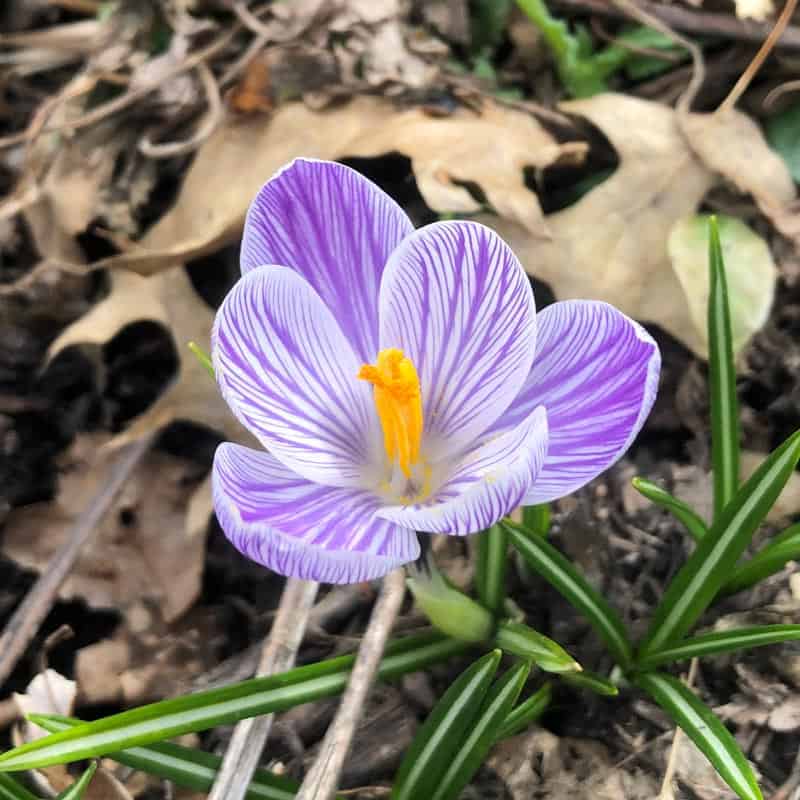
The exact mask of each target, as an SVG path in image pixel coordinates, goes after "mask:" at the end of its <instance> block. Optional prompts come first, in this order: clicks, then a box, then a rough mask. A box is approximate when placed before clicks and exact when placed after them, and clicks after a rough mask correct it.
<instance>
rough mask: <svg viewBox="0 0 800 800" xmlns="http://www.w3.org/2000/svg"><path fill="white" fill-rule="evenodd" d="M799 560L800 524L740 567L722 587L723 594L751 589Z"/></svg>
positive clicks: (789, 528)
mask: <svg viewBox="0 0 800 800" xmlns="http://www.w3.org/2000/svg"><path fill="white" fill-rule="evenodd" d="M798 559H800V523H797V524H796V525H791V526H790V527H788V528H787V529H786V530H785V531H783V533H781V534H779V535H778V536H776V537H775V538H774V539H773V540H772V541H771V542H770V543H769V544H767V545H766V546H765V547H764V548H762V549H761V550H760V551H759V552H758V553H756V554H755V555H754V556H753V557H752V558H751V559H750V560H749V561H746V562H745V563H744V564H742V565H741V566H738V567H737V568H736V569H735V570H734V573H733V575H732V576H731V578H730V580H729V581H728V582H727V583H726V584H725V585H724V586H723V587H722V593H723V594H733V593H734V592H740V591H742V589H749V588H750V587H751V586H755V585H756V584H757V583H759V582H760V581H763V580H764V578H768V577H769V576H770V575H774V574H775V573H776V572H780V571H781V570H782V569H783V568H784V567H785V566H786V565H787V564H788V563H789V562H790V561H797V560H798Z"/></svg>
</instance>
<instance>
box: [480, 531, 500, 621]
mask: <svg viewBox="0 0 800 800" xmlns="http://www.w3.org/2000/svg"><path fill="white" fill-rule="evenodd" d="M507 563H508V534H507V533H506V531H505V529H504V528H502V527H500V525H492V527H491V528H489V530H488V531H483V533H480V534H478V563H477V565H476V572H475V588H476V589H477V592H478V599H479V600H480V602H481V605H483V606H484V607H485V608H487V609H489V611H491V612H492V614H500V613H501V612H502V610H503V602H504V601H505V599H506V564H507Z"/></svg>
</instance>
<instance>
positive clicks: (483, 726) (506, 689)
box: [425, 662, 531, 800]
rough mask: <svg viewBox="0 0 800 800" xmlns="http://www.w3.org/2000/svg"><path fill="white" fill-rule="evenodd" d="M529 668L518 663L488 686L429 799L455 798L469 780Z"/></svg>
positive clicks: (522, 683)
mask: <svg viewBox="0 0 800 800" xmlns="http://www.w3.org/2000/svg"><path fill="white" fill-rule="evenodd" d="M530 669H531V668H530V664H529V663H526V662H521V663H518V664H517V665H516V666H514V667H512V668H511V669H510V670H508V672H506V674H505V675H503V677H502V678H500V680H498V681H497V682H496V683H495V684H494V686H492V687H491V689H490V690H489V692H488V694H487V696H486V699H485V700H484V702H483V705H482V707H481V710H480V713H479V714H478V718H477V719H476V720H475V722H474V723H473V725H472V727H471V728H470V729H469V732H468V734H467V737H466V739H464V741H463V743H462V744H461V746H460V747H459V748H458V749H457V750H456V753H455V756H454V758H453V759H452V761H451V762H450V764H449V766H448V767H447V770H446V771H445V773H444V775H443V776H442V779H441V780H440V781H439V785H438V786H437V787H436V791H435V792H434V794H433V797H432V800H457V798H458V796H459V795H460V794H461V790H462V789H463V788H464V787H465V786H466V785H467V784H468V783H469V782H470V780H471V779H472V776H473V775H474V774H475V773H476V772H477V771H478V768H479V767H480V765H481V764H482V763H483V760H484V758H486V754H487V753H488V752H489V750H490V748H491V747H492V745H493V744H494V743H495V742H496V741H497V734H498V732H499V730H500V729H501V727H502V726H503V724H504V722H505V720H506V719H507V718H508V714H509V713H510V711H511V709H512V708H513V707H514V703H516V702H517V698H518V697H519V693H520V692H521V691H522V687H523V686H524V685H525V681H526V680H527V679H528V675H529V674H530ZM427 796H428V795H425V797H427Z"/></svg>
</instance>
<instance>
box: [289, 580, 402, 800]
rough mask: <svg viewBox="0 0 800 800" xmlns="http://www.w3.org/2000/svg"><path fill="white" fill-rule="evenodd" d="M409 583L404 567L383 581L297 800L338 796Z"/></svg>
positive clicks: (322, 799) (317, 799)
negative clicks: (359, 644) (365, 704)
mask: <svg viewBox="0 0 800 800" xmlns="http://www.w3.org/2000/svg"><path fill="white" fill-rule="evenodd" d="M405 580H406V579H405V571H404V570H403V569H402V568H401V569H396V570H395V571H394V572H391V573H389V575H387V576H386V577H385V578H384V580H383V586H382V587H381V593H380V595H379V597H378V601H377V602H376V603H375V608H374V610H373V612H372V616H371V618H370V621H369V625H368V626H367V630H366V632H365V634H364V638H363V640H362V642H361V646H360V648H359V650H358V657H357V658H356V663H355V666H354V667H353V672H352V674H351V675H350V681H349V683H348V684H347V689H346V690H345V693H344V696H343V697H342V702H341V704H340V705H339V710H338V711H337V712H336V716H335V717H334V720H333V722H332V723H331V724H330V726H329V727H328V731H327V733H326V734H325V738H324V739H323V740H322V746H321V747H320V750H319V753H318V754H317V758H316V760H315V761H314V764H313V765H312V767H311V769H310V770H309V771H308V774H307V775H306V777H305V780H304V781H303V785H302V786H301V787H300V790H299V792H298V793H297V797H296V800H330V798H332V797H333V796H334V795H335V794H336V789H337V786H338V783H339V776H340V775H341V772H342V767H343V766H344V760H345V758H346V757H347V754H348V753H349V752H350V744H351V742H352V740H353V734H354V733H355V731H356V727H357V725H358V722H359V720H360V719H361V716H362V714H363V713H364V702H365V700H366V698H367V694H368V692H369V690H370V688H371V687H372V684H373V682H374V680H375V674H376V672H377V670H378V664H379V663H380V660H381V657H382V656H383V650H384V647H385V646H386V640H387V639H388V638H389V633H390V631H391V629H392V625H393V624H394V621H395V619H396V618H397V615H398V613H399V612H400V606H401V604H402V602H403V595H404V594H405V587H406V582H405Z"/></svg>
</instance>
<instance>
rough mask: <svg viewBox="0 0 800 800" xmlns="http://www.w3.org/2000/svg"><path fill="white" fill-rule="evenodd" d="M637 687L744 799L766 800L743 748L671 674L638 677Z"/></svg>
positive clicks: (709, 710) (712, 714) (711, 713)
mask: <svg viewBox="0 0 800 800" xmlns="http://www.w3.org/2000/svg"><path fill="white" fill-rule="evenodd" d="M636 684H637V685H638V686H639V687H640V688H641V689H644V691H645V692H647V693H648V694H649V695H650V696H651V697H652V698H653V699H654V700H655V701H656V703H658V705H660V706H661V708H663V709H664V711H666V712H667V714H669V715H670V716H671V717H672V719H674V720H675V722H677V723H678V725H680V726H681V728H683V730H684V731H685V732H686V734H687V736H688V737H689V738H690V739H691V740H692V741H693V742H694V743H695V744H696V745H697V747H698V748H699V749H700V751H701V752H702V753H703V754H704V755H705V756H706V758H707V759H708V760H709V761H710V762H711V764H712V765H713V766H714V769H716V770H717V772H718V773H719V774H720V776H721V777H722V779H723V780H724V781H725V782H726V783H727V784H728V786H730V787H731V789H733V791H734V792H736V794H738V795H739V797H741V798H742V800H763V798H762V795H761V790H760V789H759V788H758V783H757V782H756V777H755V775H754V774H753V770H752V769H751V767H750V764H749V763H748V761H747V759H746V758H745V757H744V754H743V753H742V751H741V750H740V749H739V745H738V744H736V740H735V739H734V738H733V736H731V734H730V731H728V729H727V728H726V727H725V726H724V725H723V724H722V722H721V721H720V720H719V718H718V717H717V716H716V715H715V714H714V712H713V711H712V710H711V709H710V708H709V707H708V706H707V705H705V704H704V703H702V702H701V701H700V700H699V699H698V698H697V697H696V696H695V695H694V694H693V693H692V692H691V691H690V690H689V689H687V688H686V686H684V685H683V684H682V683H681V682H680V681H679V680H678V679H677V678H673V677H672V676H671V675H664V674H663V673H660V672H649V673H646V674H643V675H639V676H637V677H636Z"/></svg>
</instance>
